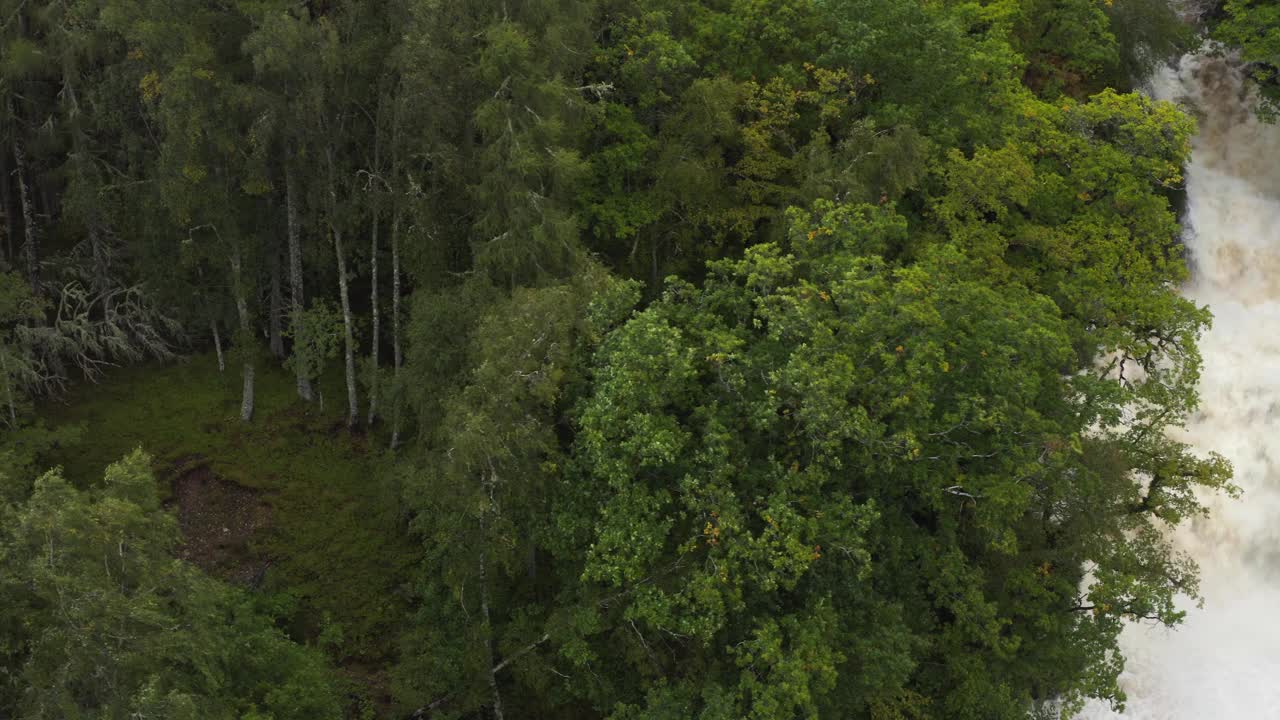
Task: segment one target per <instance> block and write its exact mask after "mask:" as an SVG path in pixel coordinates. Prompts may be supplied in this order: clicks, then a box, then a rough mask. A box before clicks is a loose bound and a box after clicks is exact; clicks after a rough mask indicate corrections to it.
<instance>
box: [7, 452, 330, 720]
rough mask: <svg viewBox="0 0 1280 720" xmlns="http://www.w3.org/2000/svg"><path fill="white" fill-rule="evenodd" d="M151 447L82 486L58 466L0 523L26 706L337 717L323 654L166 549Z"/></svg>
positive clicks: (11, 699)
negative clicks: (291, 636)
mask: <svg viewBox="0 0 1280 720" xmlns="http://www.w3.org/2000/svg"><path fill="white" fill-rule="evenodd" d="M149 465H150V458H148V457H147V456H145V455H143V454H142V453H141V452H135V453H133V454H131V455H130V456H129V457H127V458H126V459H125V460H123V461H122V462H120V463H117V464H114V465H112V466H110V467H109V468H108V469H107V472H106V476H105V481H104V482H103V484H102V485H101V486H100V487H95V488H94V489H92V490H88V491H79V490H76V489H74V488H73V487H71V486H70V485H69V484H68V483H67V482H66V481H65V480H64V479H63V478H62V477H61V475H60V474H59V473H58V472H57V471H53V472H50V473H47V474H45V475H44V476H42V477H41V478H39V479H38V480H37V481H36V483H35V489H34V492H33V493H32V495H31V498H30V499H29V500H27V501H26V502H25V503H23V504H22V505H20V506H18V507H17V508H15V509H13V510H12V511H11V512H10V513H9V516H8V517H6V519H5V523H4V528H5V530H4V536H3V543H2V544H0V548H3V554H0V558H2V559H3V564H4V566H5V578H6V579H5V581H4V584H3V585H2V586H0V587H3V593H4V596H5V605H6V606H7V607H8V608H9V609H10V610H13V611H16V615H15V616H14V617H16V618H21V624H20V625H17V626H16V627H14V626H6V627H5V630H6V632H5V633H4V641H3V646H2V647H3V649H4V653H5V655H6V656H7V657H6V666H7V667H8V668H10V671H11V673H12V674H11V675H9V676H8V677H6V678H5V683H4V686H3V690H2V691H0V699H3V702H4V705H3V706H0V707H5V708H6V714H8V713H13V714H14V716H16V717H23V718H63V717H68V716H82V715H87V716H93V717H103V718H126V717H192V718H195V717H212V718H236V717H243V716H246V714H254V715H255V716H258V717H270V718H279V719H281V720H283V719H284V718H314V717H330V718H336V717H338V716H339V708H338V703H337V698H336V697H335V696H334V695H333V693H332V691H331V690H330V689H329V688H330V687H331V681H330V679H329V677H328V670H327V669H326V668H325V666H324V664H323V662H322V661H321V659H320V657H319V656H318V655H316V654H315V653H313V652H312V651H310V650H307V649H305V648H302V647H300V646H298V645H295V644H293V643H292V642H291V641H289V640H288V639H287V638H286V637H285V636H284V635H283V634H282V633H281V632H280V631H279V630H278V629H276V628H275V627H274V626H273V625H272V623H271V621H270V619H269V618H267V617H265V616H263V615H262V614H260V613H259V612H258V611H257V610H256V609H255V608H254V607H253V603H252V601H251V600H250V599H249V598H247V597H246V596H244V595H243V594H242V593H240V592H239V591H235V590H232V589H230V588H228V587H227V586H223V585H220V584H218V583H217V582H216V581H213V580H211V579H209V578H207V577H205V576H203V575H202V574H200V573H199V571H197V570H195V569H194V568H193V567H191V566H189V565H186V564H185V563H182V562H179V561H177V560H174V559H173V558H172V556H171V551H172V549H173V546H174V544H175V543H176V542H177V539H178V534H177V528H176V525H175V523H174V520H173V518H172V516H170V515H169V514H168V513H165V512H163V511H162V510H161V508H160V504H159V498H158V497H157V494H156V490H155V480H154V478H153V477H152V475H151V473H150V469H149Z"/></svg>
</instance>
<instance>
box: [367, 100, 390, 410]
mask: <svg viewBox="0 0 1280 720" xmlns="http://www.w3.org/2000/svg"><path fill="white" fill-rule="evenodd" d="M386 104H387V96H386V94H385V93H381V94H379V98H378V119H377V121H376V122H375V123H374V128H373V172H374V173H380V172H382V133H381V132H380V131H381V129H382V116H383V112H384V110H385V108H386ZM371 191H372V192H374V193H377V192H378V189H377V185H376V184H373V185H371ZM372 209H373V213H372V214H373V220H372V222H371V223H370V225H371V226H372V227H370V228H369V280H370V285H371V287H370V290H369V305H370V314H371V318H370V319H371V320H372V324H373V327H372V330H373V337H372V338H371V340H370V343H369V426H370V427H373V421H374V419H375V418H376V417H377V416H378V350H379V348H378V345H379V344H381V342H382V335H381V334H380V332H379V331H380V330H381V327H380V320H381V317H380V315H379V312H378V221H379V220H380V219H381V218H379V216H378V202H377V199H376V197H375V199H374V202H373V203H372Z"/></svg>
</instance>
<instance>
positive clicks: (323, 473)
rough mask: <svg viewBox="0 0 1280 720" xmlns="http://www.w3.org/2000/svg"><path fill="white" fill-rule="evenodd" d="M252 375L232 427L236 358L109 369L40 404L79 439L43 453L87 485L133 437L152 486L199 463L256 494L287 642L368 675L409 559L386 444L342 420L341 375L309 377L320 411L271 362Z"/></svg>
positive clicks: (269, 577) (165, 484) (392, 621)
mask: <svg viewBox="0 0 1280 720" xmlns="http://www.w3.org/2000/svg"><path fill="white" fill-rule="evenodd" d="M257 375H258V377H257V412H256V414H255V417H254V419H253V421H252V422H250V423H242V422H241V421H240V419H239V408H240V373H239V372H238V367H236V366H233V365H231V364H230V363H229V364H228V367H227V369H226V371H225V372H221V373H220V372H219V371H218V368H217V363H216V360H215V359H214V358H213V357H212V356H211V355H198V356H194V357H191V358H187V359H184V360H182V361H179V362H175V363H170V364H165V365H149V366H141V367H134V368H128V369H121V370H118V371H116V372H112V373H109V374H108V375H107V377H105V378H104V379H103V380H102V381H101V382H100V383H98V384H95V385H87V384H86V385H83V386H81V387H78V388H76V389H75V390H73V391H72V393H71V394H70V395H69V396H68V397H67V398H65V399H64V402H63V403H61V404H56V405H53V406H51V407H49V408H46V409H45V412H44V417H45V418H46V419H47V421H48V422H49V423H50V424H65V423H78V424H81V425H82V426H83V428H84V433H83V438H82V440H81V441H80V442H79V443H78V444H76V445H75V446H74V447H70V448H64V449H61V450H59V451H57V452H56V453H55V454H54V455H53V456H51V457H49V458H47V460H48V461H49V464H57V465H61V466H63V468H64V470H65V473H66V476H67V477H68V478H69V479H71V480H72V481H74V482H78V483H88V482H91V481H92V480H93V479H95V478H100V477H101V476H102V471H103V469H104V468H105V467H106V466H107V465H108V464H110V463H112V462H114V461H116V460H118V459H119V458H121V457H123V456H124V455H125V454H126V453H127V452H129V451H130V450H132V449H134V448H136V447H139V446H140V447H142V448H143V449H144V450H145V451H147V452H148V453H150V454H151V455H152V457H153V458H154V463H155V468H156V476H157V479H158V481H159V482H160V483H161V486H162V490H161V491H162V493H163V494H168V493H169V491H170V488H172V486H173V482H174V480H175V479H176V478H177V477H179V476H180V475H181V474H182V473H183V472H186V471H189V470H190V469H192V467H193V465H205V464H207V466H208V468H209V469H210V470H211V471H212V472H213V473H215V474H216V475H217V476H218V477H220V478H223V479H225V480H228V481H231V482H233V483H236V484H238V485H242V486H244V487H247V488H252V489H253V490H255V491H257V492H259V493H261V497H262V498H263V500H264V501H265V502H266V503H267V504H268V505H269V506H270V522H269V525H268V526H267V527H266V528H265V529H263V530H262V531H260V532H258V533H256V536H255V537H254V538H253V539H252V540H251V542H250V549H251V552H252V553H255V554H256V555H257V556H258V558H259V559H260V560H261V559H262V558H265V559H267V560H269V562H270V566H269V570H268V571H267V572H266V573H265V575H264V577H263V578H262V584H261V588H260V590H261V592H262V593H263V594H264V597H266V598H268V599H270V600H271V601H272V602H274V603H278V605H277V607H280V608H282V609H283V611H284V614H285V620H286V622H288V623H289V625H290V627H289V629H290V631H291V632H292V633H293V634H294V635H295V637H297V638H298V639H300V640H303V641H309V642H314V641H318V640H320V639H321V638H322V637H323V639H324V641H325V642H326V643H327V644H329V647H330V650H331V652H332V654H333V655H334V658H335V660H337V661H338V662H339V663H341V664H343V665H346V666H348V667H350V668H351V669H352V670H353V671H354V674H358V675H360V676H361V677H362V678H368V677H369V676H371V675H372V676H377V675H380V674H381V673H380V672H378V669H379V668H381V667H385V666H386V664H387V662H388V660H389V659H390V658H391V656H392V654H393V652H394V647H393V641H394V638H395V637H396V636H397V634H398V633H397V632H396V626H397V625H398V624H399V623H400V622H402V621H403V619H404V618H405V617H406V616H407V608H406V603H407V599H406V596H405V593H404V592H403V589H402V588H403V586H404V584H405V582H406V580H407V579H408V576H409V574H410V568H411V567H412V565H413V563H414V561H415V555H416V553H415V551H414V546H415V543H414V542H413V541H411V540H410V539H409V538H408V536H407V533H406V531H405V527H404V523H403V520H402V517H401V511H400V503H399V491H398V488H397V487H395V486H394V485H393V484H392V483H391V481H390V480H389V479H388V478H390V477H392V474H391V473H389V472H386V468H387V466H388V464H389V461H390V458H389V457H388V456H387V454H386V451H385V447H386V442H385V440H384V439H383V438H381V437H378V436H377V435H368V436H366V435H364V434H361V433H352V432H349V431H348V430H347V429H346V427H345V424H344V422H343V415H344V413H343V407H341V401H342V400H343V399H345V395H344V394H343V392H342V381H341V378H340V377H329V378H325V379H324V380H323V381H322V382H321V383H320V384H319V388H320V389H321V390H322V391H323V392H324V395H325V397H326V399H327V403H326V406H325V409H324V410H323V411H322V410H320V408H319V407H318V406H316V405H315V404H306V403H302V402H300V401H298V400H297V396H296V393H295V391H294V385H293V378H292V376H291V375H290V374H288V373H287V372H286V371H284V370H282V369H280V368H278V367H274V364H273V363H267V362H263V363H260V364H259V368H258V374H257ZM361 684H366V685H367V684H368V680H365V681H364V682H362V683H361ZM374 684H375V686H376V684H377V682H376V680H375V682H374ZM369 689H370V690H373V691H374V692H376V691H377V690H376V687H375V688H369Z"/></svg>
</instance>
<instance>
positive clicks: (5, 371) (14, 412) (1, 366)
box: [0, 350, 18, 430]
mask: <svg viewBox="0 0 1280 720" xmlns="http://www.w3.org/2000/svg"><path fill="white" fill-rule="evenodd" d="M0 374H2V375H4V389H5V394H6V395H8V398H9V429H10V430H14V429H16V428H17V427H18V408H17V403H16V402H14V400H13V378H11V377H9V363H7V362H6V361H5V359H4V351H3V350H0Z"/></svg>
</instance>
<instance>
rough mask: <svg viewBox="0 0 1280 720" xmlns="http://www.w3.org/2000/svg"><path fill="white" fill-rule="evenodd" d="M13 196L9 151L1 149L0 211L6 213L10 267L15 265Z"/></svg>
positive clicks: (7, 262) (7, 253) (6, 251)
mask: <svg viewBox="0 0 1280 720" xmlns="http://www.w3.org/2000/svg"><path fill="white" fill-rule="evenodd" d="M11 203H12V198H10V196H9V153H7V152H4V151H0V212H2V213H4V259H5V263H6V264H7V265H8V266H9V267H13V261H14V257H13V234H14V232H15V231H16V227H15V226H14V222H13V205H12V204H11Z"/></svg>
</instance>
